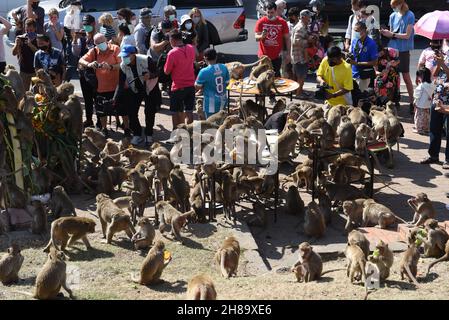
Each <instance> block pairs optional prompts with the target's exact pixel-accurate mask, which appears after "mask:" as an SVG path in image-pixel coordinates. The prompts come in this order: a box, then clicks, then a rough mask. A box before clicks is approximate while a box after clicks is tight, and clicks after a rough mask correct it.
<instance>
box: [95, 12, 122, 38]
mask: <svg viewBox="0 0 449 320" xmlns="http://www.w3.org/2000/svg"><path fill="white" fill-rule="evenodd" d="M98 24H99V25H100V33H101V34H104V36H105V37H106V40H108V41H112V43H114V44H117V45H119V44H120V43H118V42H117V32H116V31H115V29H114V17H113V16H112V14H110V13H103V14H102V15H101V16H100V17H99V18H98Z"/></svg>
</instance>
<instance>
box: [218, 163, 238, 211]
mask: <svg viewBox="0 0 449 320" xmlns="http://www.w3.org/2000/svg"><path fill="white" fill-rule="evenodd" d="M221 186H222V189H223V210H224V213H225V216H226V217H227V218H228V219H231V217H233V218H234V220H235V218H236V217H235V202H236V201H237V198H236V195H237V183H236V182H235V180H234V178H233V177H232V174H231V173H230V172H229V171H227V170H225V171H223V173H222V185H221Z"/></svg>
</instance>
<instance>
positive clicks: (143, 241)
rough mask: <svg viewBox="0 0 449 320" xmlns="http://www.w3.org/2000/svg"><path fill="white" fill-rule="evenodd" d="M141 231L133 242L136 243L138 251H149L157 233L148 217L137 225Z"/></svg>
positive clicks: (134, 236) (133, 238) (136, 234)
mask: <svg viewBox="0 0 449 320" xmlns="http://www.w3.org/2000/svg"><path fill="white" fill-rule="evenodd" d="M137 225H138V226H139V230H138V231H137V232H136V233H135V234H134V235H133V237H132V239H131V241H132V242H133V243H134V248H136V250H143V249H148V248H149V247H150V246H151V245H152V244H153V240H154V237H155V235H156V232H155V230H154V227H153V224H152V223H151V220H150V219H149V218H147V217H145V218H142V219H140V220H139V222H138V223H137Z"/></svg>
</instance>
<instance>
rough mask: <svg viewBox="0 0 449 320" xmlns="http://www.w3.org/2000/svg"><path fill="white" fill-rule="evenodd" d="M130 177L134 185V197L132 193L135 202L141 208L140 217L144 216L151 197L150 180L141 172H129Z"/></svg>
mask: <svg viewBox="0 0 449 320" xmlns="http://www.w3.org/2000/svg"><path fill="white" fill-rule="evenodd" d="M128 175H129V177H130V178H131V181H132V183H133V190H134V192H135V193H134V196H133V195H132V193H131V196H132V199H133V201H135V204H136V205H137V206H138V207H139V215H140V216H143V211H144V209H145V203H146V202H147V201H148V200H149V197H150V195H151V190H150V189H151V185H150V182H149V181H148V179H147V178H146V177H145V176H144V175H143V174H141V173H140V172H139V171H137V170H135V169H133V170H131V171H129V174H128Z"/></svg>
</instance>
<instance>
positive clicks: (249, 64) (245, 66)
mask: <svg viewBox="0 0 449 320" xmlns="http://www.w3.org/2000/svg"><path fill="white" fill-rule="evenodd" d="M262 60H263V58H260V59H259V60H257V61H256V62H253V63H248V64H242V67H244V68H249V67H254V66H255V65H257V64H259V63H260V62H261V61H262Z"/></svg>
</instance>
